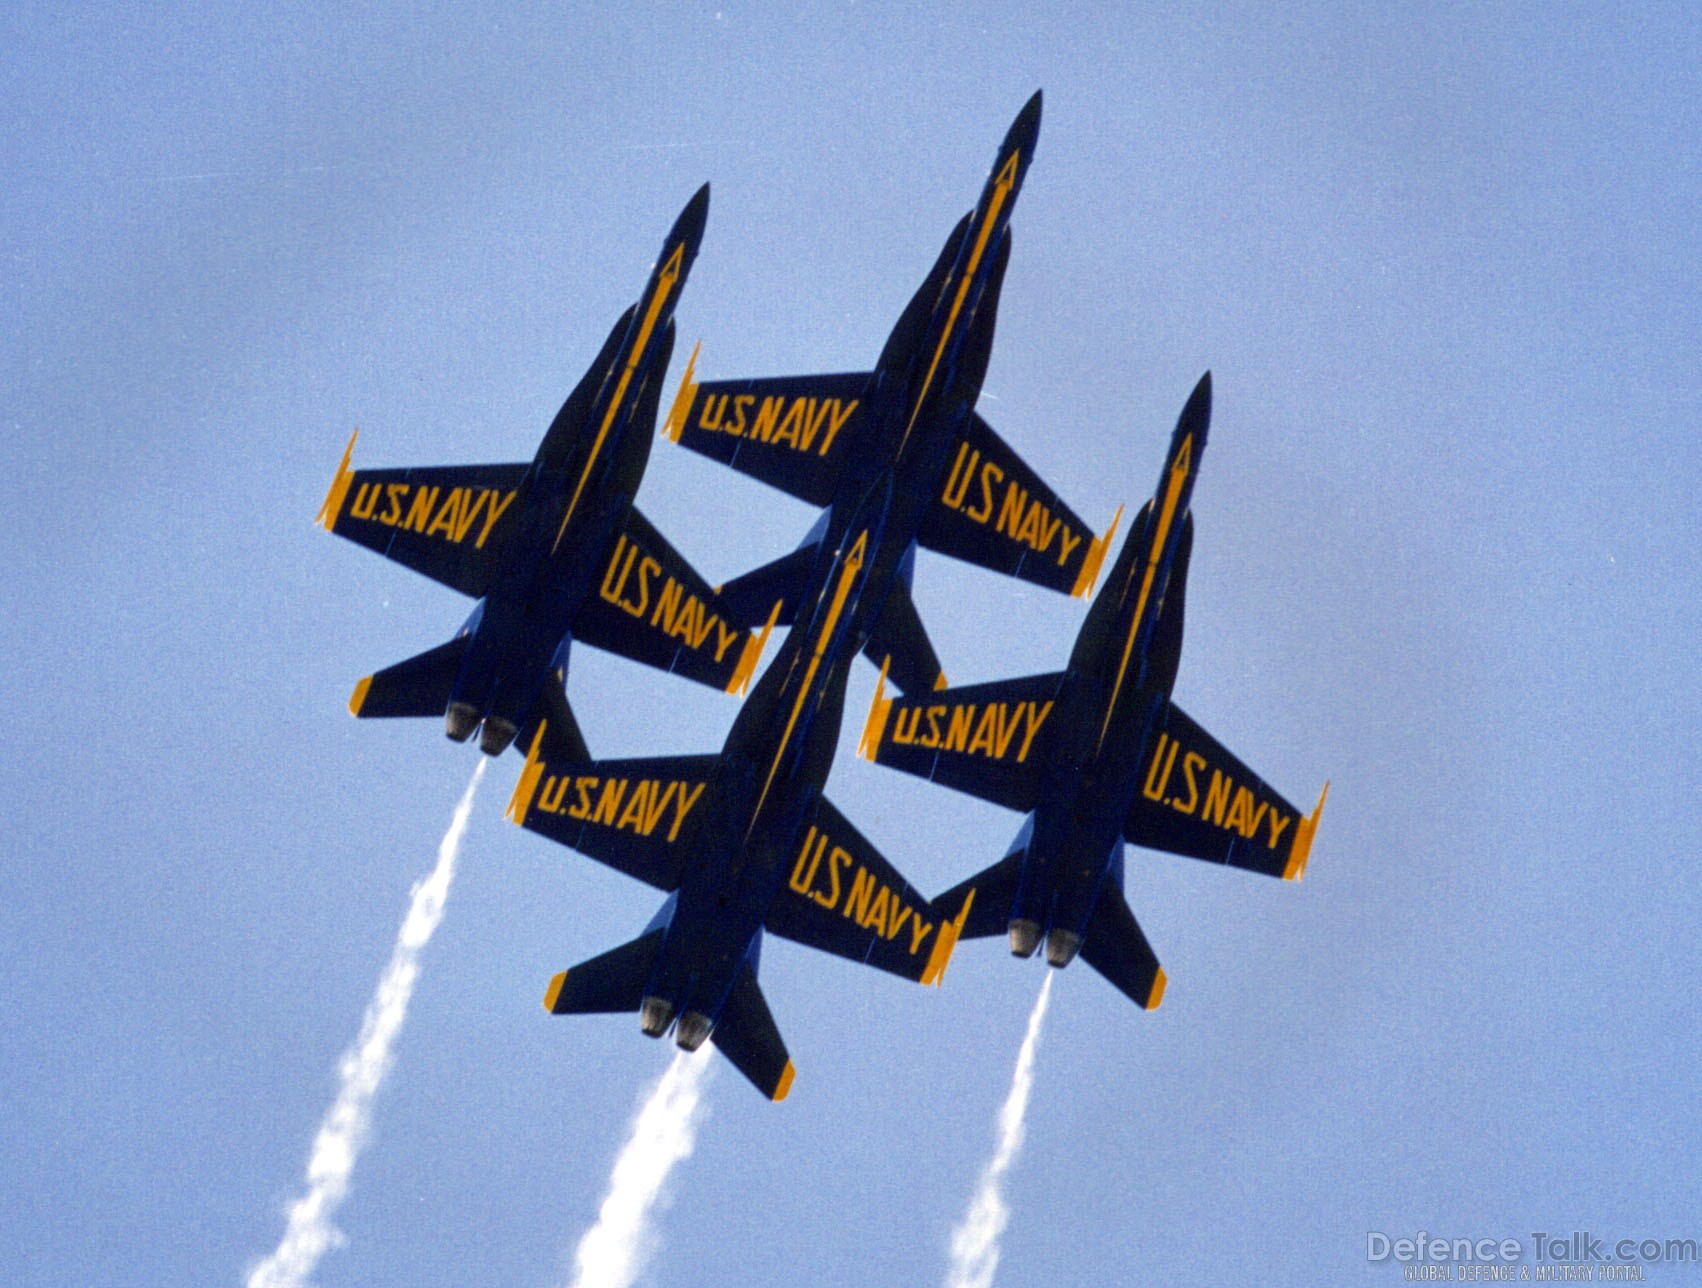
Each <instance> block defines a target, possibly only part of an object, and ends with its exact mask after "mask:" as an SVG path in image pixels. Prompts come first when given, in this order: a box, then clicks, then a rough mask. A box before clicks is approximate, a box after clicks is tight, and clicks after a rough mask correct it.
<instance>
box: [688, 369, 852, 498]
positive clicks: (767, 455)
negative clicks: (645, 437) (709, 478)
mask: <svg viewBox="0 0 1702 1288" xmlns="http://www.w3.org/2000/svg"><path fill="white" fill-rule="evenodd" d="M696 360H697V355H696V353H693V354H692V362H693V367H694V366H695V363H696ZM693 367H688V368H687V369H686V375H685V380H684V382H683V383H682V384H681V385H680V392H679V395H678V396H677V397H676V398H675V400H674V406H673V409H672V410H671V411H670V412H669V413H668V419H667V421H666V422H665V423H664V424H663V426H662V433H663V435H664V436H665V437H667V438H669V439H670V440H672V441H673V442H676V443H679V444H680V445H681V446H683V447H689V448H691V450H692V451H694V452H699V453H701V454H702V455H704V456H708V457H710V458H711V459H713V460H717V461H720V462H721V463H722V464H724V465H731V466H732V467H733V468H734V469H736V470H738V471H740V472H741V473H744V474H748V475H750V476H751V477H752V478H755V479H760V480H762V482H764V483H767V484H769V485H770V486H771V487H777V488H779V489H780V490H781V491H783V492H789V493H791V494H792V495H793V496H795V497H797V498H799V499H800V500H802V501H807V502H809V503H810V504H811V505H814V506H818V507H819V506H825V505H826V504H828V502H830V501H831V500H832V499H833V489H834V484H835V483H836V482H837V481H838V479H839V475H840V472H841V468H842V466H843V465H844V462H845V459H846V454H847V452H848V451H849V450H850V447H851V445H852V444H853V443H854V442H855V440H856V437H857V435H856V432H855V431H856V427H857V416H858V411H859V409H860V408H861V407H862V406H863V399H864V393H865V389H866V387H867V385H868V383H869V373H868V372H866V371H855V372H845V373H839V374H833V375H821V376H780V377H775V378H772V379H764V380H715V381H704V382H702V383H699V382H698V381H696V380H694V379H693V378H692V371H693Z"/></svg>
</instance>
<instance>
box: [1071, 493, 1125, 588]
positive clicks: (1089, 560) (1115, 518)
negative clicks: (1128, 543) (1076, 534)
mask: <svg viewBox="0 0 1702 1288" xmlns="http://www.w3.org/2000/svg"><path fill="white" fill-rule="evenodd" d="M1122 521H1123V507H1122V506H1120V505H1119V506H1118V507H1117V513H1116V514H1114V515H1112V516H1111V526H1110V527H1109V528H1107V529H1105V531H1104V533H1102V534H1101V535H1100V536H1097V537H1095V538H1094V539H1093V544H1092V545H1090V546H1089V547H1088V548H1087V554H1086V555H1085V556H1083V558H1082V561H1081V571H1080V572H1079V573H1077V574H1076V584H1075V585H1074V586H1072V587H1071V588H1070V594H1072V595H1074V596H1075V597H1076V598H1077V599H1086V598H1087V597H1088V596H1089V595H1091V594H1093V587H1094V585H1095V584H1096V583H1097V582H1098V581H1099V568H1100V565H1101V564H1103V563H1104V562H1105V552H1106V551H1107V550H1109V549H1110V548H1111V542H1112V539H1113V538H1114V537H1116V535H1117V525H1118V524H1119V523H1121V522H1122Z"/></svg>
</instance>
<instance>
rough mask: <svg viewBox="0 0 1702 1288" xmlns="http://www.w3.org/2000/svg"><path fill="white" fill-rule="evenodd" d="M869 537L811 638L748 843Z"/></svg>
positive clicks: (862, 538)
mask: <svg viewBox="0 0 1702 1288" xmlns="http://www.w3.org/2000/svg"><path fill="white" fill-rule="evenodd" d="M868 544H869V533H868V529H866V528H865V529H864V530H863V531H862V532H859V533H858V534H857V541H856V544H855V545H853V546H852V547H851V553H850V554H848V555H846V556H845V562H844V563H843V564H841V565H840V568H839V585H838V586H836V587H834V591H833V603H832V605H831V606H830V607H829V608H828V610H827V621H826V622H825V623H824V624H823V626H822V628H821V631H820V633H819V634H817V636H816V638H815V646H814V648H813V649H812V650H811V652H810V665H809V668H808V669H807V670H805V672H804V682H803V683H802V684H800V685H799V686H798V696H797V699H796V700H795V701H794V702H793V703H792V714H791V715H790V716H789V717H788V718H787V720H786V732H785V733H783V734H781V735H780V743H779V745H778V746H777V747H775V749H774V760H773V762H772V763H771V764H770V765H769V766H768V777H767V778H765V779H764V780H763V783H762V794H761V795H760V796H758V797H757V798H756V808H755V809H753V810H752V811H751V821H750V824H749V826H747V827H746V828H745V837H746V838H747V839H749V837H750V834H751V830H752V829H753V828H755V827H756V820H757V817H758V815H760V814H761V813H762V805H763V802H764V801H766V800H767V799H768V789H769V788H770V787H772V786H773V785H774V775H775V774H776V773H778V772H779V770H780V762H781V760H782V759H783V758H784V757H785V755H786V746H787V744H788V743H789V742H790V741H791V738H792V730H793V729H795V728H796V727H797V725H798V715H799V713H800V712H802V711H803V709H804V701H805V699H807V698H808V697H809V696H810V688H811V686H812V685H813V684H814V683H815V678H816V671H817V670H818V669H819V668H820V667H821V659H822V654H823V650H824V649H825V648H826V646H827V642H828V641H829V640H830V639H832V638H833V628H834V626H835V625H836V624H837V623H838V621H839V614H840V613H841V612H842V611H843V610H844V608H845V598H846V596H847V595H849V594H850V593H851V583H852V582H853V581H855V580H856V579H857V574H858V573H859V572H860V571H862V568H863V556H864V555H865V554H866V553H867V551H868Z"/></svg>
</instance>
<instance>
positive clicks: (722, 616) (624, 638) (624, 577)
mask: <svg viewBox="0 0 1702 1288" xmlns="http://www.w3.org/2000/svg"><path fill="white" fill-rule="evenodd" d="M750 624H751V623H749V622H745V621H743V620H741V619H740V617H739V615H738V614H737V613H736V612H735V611H734V609H733V608H732V607H731V606H730V605H729V604H727V603H726V602H725V601H724V600H723V598H722V597H721V596H720V595H718V594H717V593H716V592H715V591H714V590H713V589H711V587H710V586H709V583H708V582H706V581H705V580H704V579H703V578H702V577H701V576H699V575H698V572H697V570H696V569H695V568H693V567H692V566H691V565H690V564H689V563H687V562H686V560H685V558H684V557H683V556H682V555H680V554H679V552H678V551H676V550H675V549H674V548H673V546H671V545H669V544H668V542H667V540H666V539H665V538H664V537H663V536H662V534H661V533H660V532H658V531H657V530H656V528H655V526H654V525H653V524H652V523H651V522H650V521H649V520H648V519H646V518H645V517H644V516H643V515H642V514H640V513H639V511H638V508H637V507H636V506H633V507H629V508H628V510H627V513H626V518H625V520H624V521H623V522H622V525H621V529H620V531H619V532H618V533H617V534H616V536H615V540H614V543H613V545H612V546H611V547H610V549H609V558H608V562H607V563H606V564H605V566H604V568H603V574H602V576H601V578H599V580H598V583H597V593H596V594H594V595H589V596H587V597H586V599H585V602H584V603H583V604H582V605H581V606H580V608H579V611H578V613H577V615H576V616H575V617H574V621H573V636H574V638H575V639H577V640H579V641H581V642H582V643H585V644H590V645H592V646H593V647H596V648H601V649H607V650H608V651H609V652H611V653H618V654H620V655H621V656H622V657H626V658H631V659H632V660H633V661H635V662H642V663H644V664H645V665H646V666H654V667H657V668H658V669H660V670H663V671H672V672H674V673H676V674H678V675H683V676H685V677H686V678H687V679H690V680H696V681H697V682H698V683H699V684H708V685H713V686H714V687H715V688H718V689H726V690H728V691H734V690H736V689H737V688H739V687H740V681H741V680H743V679H748V678H749V672H750V670H751V669H753V668H754V666H755V662H756V657H755V652H754V650H756V649H757V645H756V642H755V637H754V636H753V635H752V634H750V633H749V632H748V631H747V630H746V629H745V628H746V627H747V626H748V625H750ZM742 663H743V664H746V665H744V667H743V669H742V670H741V664H742Z"/></svg>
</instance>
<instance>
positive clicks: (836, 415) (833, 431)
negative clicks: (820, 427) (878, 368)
mask: <svg viewBox="0 0 1702 1288" xmlns="http://www.w3.org/2000/svg"><path fill="white" fill-rule="evenodd" d="M831 406H832V407H833V415H832V416H831V417H829V419H828V422H827V437H826V438H824V439H822V440H821V454H822V455H823V456H826V455H827V454H828V453H829V452H830V451H832V450H833V440H834V439H836V438H838V437H839V431H840V430H841V429H843V428H844V427H845V422H846V421H848V420H850V419H851V413H852V412H854V411H856V410H857V399H855V398H853V399H852V400H851V401H850V402H848V403H846V404H845V405H844V406H845V410H843V411H841V410H840V403H839V399H837V398H835V399H833V400H832V403H831Z"/></svg>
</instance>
